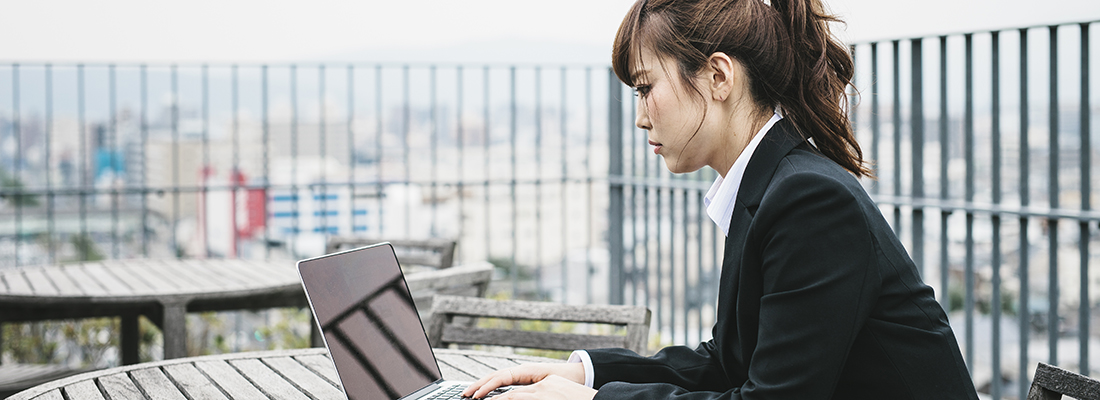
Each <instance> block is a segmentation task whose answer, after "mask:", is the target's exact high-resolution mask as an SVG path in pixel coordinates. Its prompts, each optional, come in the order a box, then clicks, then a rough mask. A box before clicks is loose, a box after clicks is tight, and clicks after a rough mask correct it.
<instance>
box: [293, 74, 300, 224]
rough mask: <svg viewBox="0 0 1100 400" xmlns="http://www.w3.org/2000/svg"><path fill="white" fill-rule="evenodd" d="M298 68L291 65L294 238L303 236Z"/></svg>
mask: <svg viewBox="0 0 1100 400" xmlns="http://www.w3.org/2000/svg"><path fill="white" fill-rule="evenodd" d="M300 195H301V193H299V188H298V66H297V65H294V64H291V65H290V218H291V225H293V226H294V228H293V231H294V236H295V237H297V236H299V235H301V234H302V220H301V219H300V218H298V216H299V214H298V213H299V209H300V208H299V207H298V201H299V200H301V196H300Z"/></svg>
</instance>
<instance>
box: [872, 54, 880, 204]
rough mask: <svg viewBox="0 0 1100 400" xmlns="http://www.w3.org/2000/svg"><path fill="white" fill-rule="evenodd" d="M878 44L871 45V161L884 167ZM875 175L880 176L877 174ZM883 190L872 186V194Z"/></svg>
mask: <svg viewBox="0 0 1100 400" xmlns="http://www.w3.org/2000/svg"><path fill="white" fill-rule="evenodd" d="M878 97H879V87H878V43H871V159H872V160H874V161H875V165H876V166H878V165H882V163H881V162H880V161H881V159H880V158H879V129H880V126H879V114H878V110H879V107H878ZM875 175H880V174H879V173H877V172H876V173H875ZM881 191H882V189H881V188H880V186H879V185H878V184H874V185H871V193H874V194H879V192H881Z"/></svg>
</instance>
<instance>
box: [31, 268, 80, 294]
mask: <svg viewBox="0 0 1100 400" xmlns="http://www.w3.org/2000/svg"><path fill="white" fill-rule="evenodd" d="M35 269H41V270H42V273H43V274H44V275H46V277H47V278H49V279H50V282H53V284H54V286H55V287H57V292H58V295H61V296H81V295H83V294H84V292H83V291H81V290H80V287H79V286H76V283H75V282H73V278H72V277H70V276H69V275H68V274H66V273H65V271H64V270H63V269H61V268H42V267H35Z"/></svg>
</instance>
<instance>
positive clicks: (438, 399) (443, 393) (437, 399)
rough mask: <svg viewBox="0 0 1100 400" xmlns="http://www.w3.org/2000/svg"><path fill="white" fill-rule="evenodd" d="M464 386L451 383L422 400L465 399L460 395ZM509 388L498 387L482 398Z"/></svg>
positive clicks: (509, 388)
mask: <svg viewBox="0 0 1100 400" xmlns="http://www.w3.org/2000/svg"><path fill="white" fill-rule="evenodd" d="M465 388H466V387H465V386H462V385H451V386H450V387H448V388H444V389H442V390H439V391H437V392H435V393H432V395H431V396H428V397H425V398H424V400H452V399H455V400H457V399H465V398H466V397H462V390H463V389H465ZM511 389H512V388H511V387H503V388H499V389H496V390H494V391H492V392H489V394H488V395H486V396H485V397H483V398H484V399H488V398H490V397H493V396H496V395H498V394H501V393H504V392H507V391H508V390H511Z"/></svg>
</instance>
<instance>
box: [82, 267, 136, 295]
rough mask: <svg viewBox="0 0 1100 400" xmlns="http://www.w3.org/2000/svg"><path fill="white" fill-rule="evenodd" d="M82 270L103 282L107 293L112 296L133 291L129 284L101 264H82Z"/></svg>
mask: <svg viewBox="0 0 1100 400" xmlns="http://www.w3.org/2000/svg"><path fill="white" fill-rule="evenodd" d="M84 272H86V273H87V274H88V275H90V276H93V277H95V278H96V279H97V280H98V281H99V283H101V284H103V286H104V287H105V288H106V290H107V293H109V294H111V295H113V296H124V295H128V294H131V293H133V292H134V289H133V288H131V287H130V285H129V284H127V283H126V282H123V281H121V280H119V279H118V277H116V276H115V275H114V274H112V273H111V272H110V271H108V270H107V268H104V267H103V265H102V264H86V265H85V266H84Z"/></svg>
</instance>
